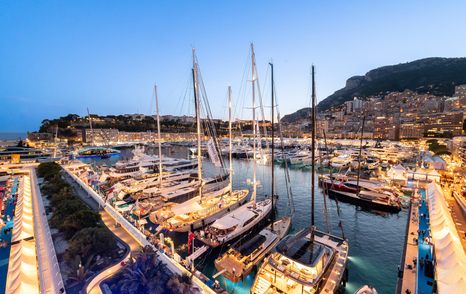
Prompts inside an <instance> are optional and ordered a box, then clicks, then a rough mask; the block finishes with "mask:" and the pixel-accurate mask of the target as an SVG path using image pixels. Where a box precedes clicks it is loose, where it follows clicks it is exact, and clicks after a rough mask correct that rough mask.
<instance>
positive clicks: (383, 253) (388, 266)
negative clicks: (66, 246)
mask: <svg viewBox="0 0 466 294" xmlns="http://www.w3.org/2000/svg"><path fill="white" fill-rule="evenodd" d="M148 153H152V152H150V150H149V152H148ZM164 153H165V154H167V155H169V156H173V157H184V158H186V154H187V152H186V150H185V149H182V148H173V147H172V148H170V149H169V150H168V149H164ZM130 154H131V152H129V151H128V150H124V151H123V152H122V154H121V157H122V158H126V157H130ZM118 159H121V158H118V157H117V158H114V157H112V158H109V159H104V160H100V161H98V162H95V163H97V164H106V165H111V164H114V163H115V162H116V160H118ZM93 160H95V159H93ZM227 166H228V165H227ZM203 167H204V172H205V174H206V175H213V174H216V173H218V172H219V169H217V168H215V167H213V166H212V164H211V163H210V162H209V161H208V160H207V159H204V160H203ZM233 170H234V174H233V187H234V189H241V188H249V189H250V190H252V187H251V185H250V184H249V183H250V182H251V181H252V177H253V162H252V161H251V160H233ZM289 173H290V179H291V183H290V184H291V189H292V193H293V200H294V206H295V212H294V214H293V219H292V230H291V233H294V232H296V231H298V230H300V229H302V228H305V227H308V226H309V225H310V223H311V173H310V171H309V170H303V169H293V168H292V169H290V170H289ZM256 175H257V179H258V181H259V182H260V184H259V186H258V190H257V191H258V194H257V195H258V196H257V198H258V199H259V200H260V199H262V198H263V197H265V195H270V194H271V166H270V165H259V164H258V165H257V172H256ZM316 178H317V177H316ZM275 185H276V193H277V194H278V195H279V200H278V203H277V211H278V217H281V216H283V215H285V214H287V213H289V209H288V197H287V192H286V183H285V176H284V169H283V167H281V166H277V165H276V166H275ZM315 195H316V199H315V220H316V225H317V227H318V228H319V229H320V230H327V229H329V230H330V231H331V232H332V233H333V234H336V235H341V234H342V231H341V229H340V228H339V227H338V223H339V221H340V220H341V221H342V224H343V225H342V226H343V233H344V236H345V237H346V238H347V239H348V241H349V248H350V251H349V252H350V257H349V261H348V270H349V282H348V283H347V284H346V292H345V293H354V292H355V291H356V290H357V289H358V288H359V287H361V286H363V285H364V284H368V285H371V286H374V287H375V288H376V289H377V290H378V292H379V293H394V292H395V290H396V282H397V272H398V266H399V264H400V260H401V256H402V253H403V246H404V238H405V230H406V222H407V217H408V211H407V210H405V209H403V210H402V211H401V212H399V213H396V214H392V213H386V212H378V211H373V210H367V209H361V208H360V207H358V206H355V205H352V204H347V203H342V202H339V203H338V204H339V207H340V217H338V215H337V210H336V202H335V201H334V200H330V199H328V198H327V199H326V201H327V209H328V213H327V215H328V222H329V224H330V225H329V226H328V227H327V225H326V224H327V221H326V218H325V213H324V198H323V194H322V193H321V191H320V190H319V189H318V188H317V184H316V194H315ZM185 241H186V242H187V237H186V240H185ZM180 242H182V241H180V240H177V242H176V243H180ZM176 245H177V246H179V245H181V244H176ZM177 246H176V247H177ZM225 249H226V248H223V250H222V251H225ZM218 254H219V252H218V250H214V251H213V252H212V254H205V255H203V256H201V257H200V258H199V259H197V260H196V264H197V267H198V268H199V269H200V270H202V272H203V273H204V274H205V275H207V276H208V277H212V275H213V274H215V272H216V270H215V268H214V266H213V261H214V260H215V258H216V257H217V256H218ZM217 279H218V280H219V281H220V284H221V285H222V286H223V287H224V288H226V289H227V290H228V292H229V293H249V288H250V287H251V286H252V283H253V282H254V276H253V274H251V275H250V276H248V277H246V278H245V279H244V281H242V282H239V283H231V282H230V281H227V280H226V279H223V278H222V277H221V276H220V277H218V278H217Z"/></svg>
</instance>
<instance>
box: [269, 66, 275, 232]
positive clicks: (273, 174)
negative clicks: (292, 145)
mask: <svg viewBox="0 0 466 294" xmlns="http://www.w3.org/2000/svg"><path fill="white" fill-rule="evenodd" d="M269 64H270V73H271V80H272V82H271V83H270V84H271V87H272V89H271V92H272V119H271V122H272V146H271V147H272V154H271V155H270V156H271V158H270V160H271V161H272V165H271V166H272V223H271V229H272V231H273V222H274V218H275V207H274V203H273V200H274V198H275V170H274V167H275V166H274V160H275V158H274V157H275V141H274V140H275V132H274V122H275V112H274V108H275V99H274V98H275V92H274V88H275V84H274V80H273V63H269Z"/></svg>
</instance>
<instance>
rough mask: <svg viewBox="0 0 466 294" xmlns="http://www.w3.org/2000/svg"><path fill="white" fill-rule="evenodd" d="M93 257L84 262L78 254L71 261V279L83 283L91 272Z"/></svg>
mask: <svg viewBox="0 0 466 294" xmlns="http://www.w3.org/2000/svg"><path fill="white" fill-rule="evenodd" d="M92 259H93V257H91V258H89V259H88V260H87V261H86V262H85V263H84V264H82V260H81V256H79V255H77V256H76V257H75V258H74V260H73V262H72V263H71V266H70V268H71V271H70V273H69V279H70V280H72V281H73V282H75V283H83V282H85V281H86V278H87V277H88V276H89V275H90V274H91V271H90V267H91V262H92Z"/></svg>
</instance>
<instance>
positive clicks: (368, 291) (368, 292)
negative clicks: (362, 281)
mask: <svg viewBox="0 0 466 294" xmlns="http://www.w3.org/2000/svg"><path fill="white" fill-rule="evenodd" d="M377 293H378V292H377V290H376V289H375V288H374V287H372V286H369V285H364V286H362V287H361V288H359V289H358V290H357V291H356V292H354V294H377Z"/></svg>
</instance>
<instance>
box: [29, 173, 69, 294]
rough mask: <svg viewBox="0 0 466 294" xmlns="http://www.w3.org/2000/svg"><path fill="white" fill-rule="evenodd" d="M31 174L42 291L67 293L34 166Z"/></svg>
mask: <svg viewBox="0 0 466 294" xmlns="http://www.w3.org/2000/svg"><path fill="white" fill-rule="evenodd" d="M30 175H31V188H32V192H33V193H32V195H33V211H34V223H35V226H34V234H35V238H36V244H37V248H36V250H37V259H38V261H39V265H38V266H39V276H40V289H41V293H53V294H55V293H65V286H64V283H63V279H62V276H61V272H60V266H59V264H58V259H57V254H56V252H55V247H54V246H53V240H52V234H51V233H50V228H49V224H48V220H47V215H46V213H45V208H44V203H43V202H42V195H41V193H40V189H39V185H38V183H37V176H36V171H35V170H34V168H30Z"/></svg>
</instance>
